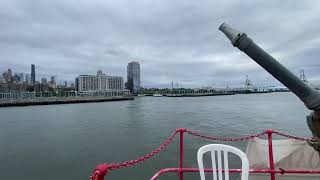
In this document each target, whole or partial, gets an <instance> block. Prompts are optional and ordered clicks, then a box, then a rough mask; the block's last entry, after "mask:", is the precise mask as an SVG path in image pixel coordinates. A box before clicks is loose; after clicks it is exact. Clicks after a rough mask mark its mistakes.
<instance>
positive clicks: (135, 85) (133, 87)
mask: <svg viewBox="0 0 320 180" xmlns="http://www.w3.org/2000/svg"><path fill="white" fill-rule="evenodd" d="M126 86H127V88H128V89H129V90H130V91H131V92H132V93H138V92H139V90H140V87H141V86H140V64H139V62H136V61H132V62H130V63H128V66H127V84H126Z"/></svg>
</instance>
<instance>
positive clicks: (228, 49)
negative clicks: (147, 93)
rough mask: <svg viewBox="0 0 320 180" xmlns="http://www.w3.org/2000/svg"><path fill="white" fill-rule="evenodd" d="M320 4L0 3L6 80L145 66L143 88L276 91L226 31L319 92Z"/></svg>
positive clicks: (8, 0) (68, 76)
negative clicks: (224, 27)
mask: <svg viewBox="0 0 320 180" xmlns="http://www.w3.org/2000/svg"><path fill="white" fill-rule="evenodd" d="M319 12H320V2H317V1H254V2H253V1H226V2H216V1H209V0H200V1H183V0H177V1H169V0H162V1H146V0H141V1H129V0H127V1H116V0H114V1H104V0H92V1H84V0H69V1H64V0H57V1H49V0H28V1H27V0H24V1H23V0H16V1H12V0H3V1H1V2H0V27H1V31H0V49H1V56H0V71H4V69H5V68H12V69H13V70H14V72H26V73H28V72H29V69H30V64H31V63H34V64H36V67H37V75H38V77H37V78H38V79H40V77H41V76H44V77H49V76H51V75H56V76H57V78H58V79H59V80H60V81H64V80H68V81H72V80H73V79H74V78H75V77H76V76H77V75H79V74H94V73H95V72H96V70H97V69H102V70H103V71H104V72H105V73H107V74H114V75H122V76H124V77H125V76H126V65H127V63H128V62H129V61H131V60H138V61H140V63H141V69H142V82H143V85H144V86H148V87H150V86H159V87H164V86H170V84H171V81H175V82H179V84H180V85H182V86H184V87H199V86H213V85H214V86H226V84H229V85H241V84H242V83H243V82H244V79H245V75H249V77H250V79H251V80H252V81H253V83H255V84H259V85H266V84H278V82H277V81H276V80H275V79H274V78H272V77H271V76H270V75H268V74H267V73H266V72H265V71H264V70H263V69H261V68H260V67H259V66H258V65H256V64H255V63H254V62H253V61H252V60H251V59H249V58H248V57H247V56H246V55H244V54H242V53H241V52H239V51H238V50H237V49H235V48H233V47H232V46H231V45H230V42H229V41H228V40H227V39H226V38H225V37H224V35H223V34H222V33H220V32H219V31H218V30H217V28H218V27H219V25H220V24H221V23H222V22H224V21H226V22H228V23H229V24H232V25H233V26H234V27H236V28H238V29H240V30H242V31H245V32H246V33H247V34H249V36H250V37H252V39H254V40H255V41H256V42H257V43H258V44H260V45H261V46H262V47H263V48H265V49H266V50H267V51H268V52H270V53H271V54H272V55H273V56H274V57H276V58H278V59H279V61H281V62H282V63H283V64H285V65H286V66H287V67H288V68H290V69H291V70H292V71H293V72H295V73H299V71H300V69H301V68H304V69H305V70H306V73H307V76H308V78H309V79H310V80H312V81H313V82H314V83H319V84H320V74H319V72H320V71H319V68H320V67H319V65H320V63H319V60H318V57H319V55H320V35H319V30H320V24H319V23H316V22H319V20H320V16H319Z"/></svg>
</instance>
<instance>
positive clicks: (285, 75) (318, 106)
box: [219, 23, 320, 111]
mask: <svg viewBox="0 0 320 180" xmlns="http://www.w3.org/2000/svg"><path fill="white" fill-rule="evenodd" d="M219 30H221V31H222V32H223V33H224V34H225V35H226V36H227V37H228V38H229V39H230V41H231V43H232V45H233V46H234V47H237V48H239V49H240V50H241V51H243V52H244V53H246V54H247V55H248V56H249V57H251V58H252V59H253V60H254V61H255V62H257V63H258V64H259V65H260V66H261V67H263V68H264V69H265V70H266V71H268V72H269V73H270V74H271V75H272V76H273V77H275V78H276V79H278V80H279V81H280V82H281V83H282V84H283V85H285V86H286V87H287V88H289V89H290V90H291V91H292V92H293V93H294V94H296V95H297V96H298V97H299V98H300V99H301V100H302V101H303V102H304V104H305V105H306V106H307V108H308V109H310V110H318V111H319V110H320V93H319V91H317V90H315V89H314V88H312V87H310V86H309V85H308V84H306V83H304V82H303V81H301V80H300V79H299V78H298V77H297V76H296V75H294V74H293V73H292V72H290V71H289V70H288V69H287V68H286V67H284V66H283V65H282V64H280V63H279V62H278V61H277V60H276V59H274V58H273V57H272V56H270V55H269V54H268V53H267V52H265V51H264V50H263V49H261V48H260V47H259V46H258V45H257V44H255V43H254V42H253V41H252V40H251V39H250V38H249V37H248V36H247V35H246V34H245V33H243V32H240V31H238V30H236V29H233V28H232V27H230V26H229V25H228V24H226V23H223V24H222V25H221V26H220V28H219Z"/></svg>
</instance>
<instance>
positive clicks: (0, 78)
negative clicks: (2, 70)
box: [0, 75, 6, 83]
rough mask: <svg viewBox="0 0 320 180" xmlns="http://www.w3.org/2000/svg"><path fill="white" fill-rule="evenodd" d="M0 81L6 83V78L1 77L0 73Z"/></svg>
mask: <svg viewBox="0 0 320 180" xmlns="http://www.w3.org/2000/svg"><path fill="white" fill-rule="evenodd" d="M0 83H6V80H5V79H4V78H3V76H2V75H0Z"/></svg>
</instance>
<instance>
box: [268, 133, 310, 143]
mask: <svg viewBox="0 0 320 180" xmlns="http://www.w3.org/2000/svg"><path fill="white" fill-rule="evenodd" d="M273 133H274V134H276V135H279V136H283V137H286V138H289V139H295V140H299V141H311V140H312V139H309V138H301V137H297V136H291V135H288V134H284V133H282V132H278V131H273Z"/></svg>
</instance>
